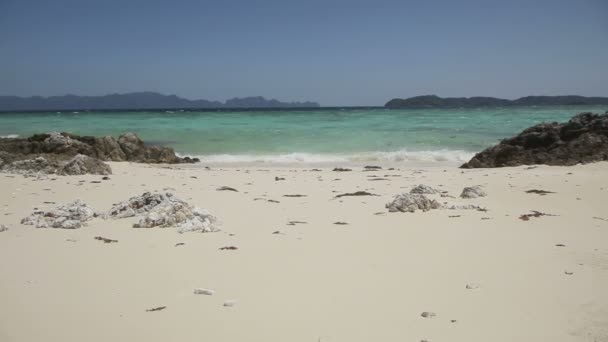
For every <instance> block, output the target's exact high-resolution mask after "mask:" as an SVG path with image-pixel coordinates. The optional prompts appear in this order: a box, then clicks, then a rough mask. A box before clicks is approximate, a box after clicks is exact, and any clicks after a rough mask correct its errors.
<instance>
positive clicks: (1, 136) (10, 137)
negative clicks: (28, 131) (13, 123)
mask: <svg viewBox="0 0 608 342" xmlns="http://www.w3.org/2000/svg"><path fill="white" fill-rule="evenodd" d="M0 138H8V139H14V138H19V134H7V135H0Z"/></svg>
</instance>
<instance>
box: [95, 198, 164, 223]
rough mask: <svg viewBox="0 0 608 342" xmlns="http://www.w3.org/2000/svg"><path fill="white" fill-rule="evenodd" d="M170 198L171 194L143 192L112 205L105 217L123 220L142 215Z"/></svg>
mask: <svg viewBox="0 0 608 342" xmlns="http://www.w3.org/2000/svg"><path fill="white" fill-rule="evenodd" d="M171 196H173V194H171V193H165V194H153V193H151V192H144V193H143V194H141V196H134V197H131V198H129V199H128V200H126V201H122V202H120V203H118V204H116V205H114V207H112V209H110V210H109V211H108V212H107V214H106V217H111V218H125V217H132V216H135V215H138V214H143V213H146V212H148V211H150V210H152V209H154V207H156V206H157V205H159V204H160V203H162V202H164V201H166V200H167V199H168V198H169V197H171Z"/></svg>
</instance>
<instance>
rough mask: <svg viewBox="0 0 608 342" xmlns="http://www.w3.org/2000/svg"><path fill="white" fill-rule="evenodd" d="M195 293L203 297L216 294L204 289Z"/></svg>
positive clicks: (199, 289)
mask: <svg viewBox="0 0 608 342" xmlns="http://www.w3.org/2000/svg"><path fill="white" fill-rule="evenodd" d="M193 292H194V294H202V295H207V296H213V294H214V293H215V291H214V290H210V289H202V288H198V289H194V291H193Z"/></svg>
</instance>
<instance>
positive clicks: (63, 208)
mask: <svg viewBox="0 0 608 342" xmlns="http://www.w3.org/2000/svg"><path fill="white" fill-rule="evenodd" d="M95 216H97V214H96V212H95V210H93V209H92V208H91V207H89V206H88V205H86V204H85V203H84V202H83V201H81V200H75V201H74V202H71V203H68V204H64V205H60V206H58V207H57V208H55V209H52V210H49V211H43V210H37V211H34V212H33V213H32V214H31V215H30V216H28V217H26V218H24V219H22V220H21V224H25V225H31V226H35V227H36V228H63V229H77V228H80V227H82V226H83V225H86V221H89V220H91V219H92V218H93V217H95Z"/></svg>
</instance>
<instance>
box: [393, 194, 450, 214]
mask: <svg viewBox="0 0 608 342" xmlns="http://www.w3.org/2000/svg"><path fill="white" fill-rule="evenodd" d="M441 207H442V206H441V204H440V203H439V202H437V201H436V200H433V199H429V198H428V197H426V196H425V195H422V194H409V193H403V194H401V195H397V196H395V198H394V199H393V201H392V202H391V203H388V204H386V208H388V211H390V212H396V211H400V212H410V213H413V212H415V211H416V210H417V209H420V210H422V211H429V210H431V209H439V208H441Z"/></svg>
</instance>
